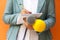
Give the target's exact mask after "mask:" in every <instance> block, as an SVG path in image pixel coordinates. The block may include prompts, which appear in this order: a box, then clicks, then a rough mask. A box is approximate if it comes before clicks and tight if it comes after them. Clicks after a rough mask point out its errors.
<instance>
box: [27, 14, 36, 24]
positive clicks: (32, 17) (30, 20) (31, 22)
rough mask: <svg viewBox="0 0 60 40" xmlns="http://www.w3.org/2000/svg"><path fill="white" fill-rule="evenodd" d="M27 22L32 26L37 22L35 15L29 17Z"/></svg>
mask: <svg viewBox="0 0 60 40" xmlns="http://www.w3.org/2000/svg"><path fill="white" fill-rule="evenodd" d="M26 20H27V22H28V24H30V25H32V24H33V23H34V22H35V20H36V17H35V16H34V15H29V16H28V17H27V19H26Z"/></svg>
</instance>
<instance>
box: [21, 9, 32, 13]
mask: <svg viewBox="0 0 60 40" xmlns="http://www.w3.org/2000/svg"><path fill="white" fill-rule="evenodd" d="M21 14H31V12H29V11H28V10H26V9H22V11H21Z"/></svg>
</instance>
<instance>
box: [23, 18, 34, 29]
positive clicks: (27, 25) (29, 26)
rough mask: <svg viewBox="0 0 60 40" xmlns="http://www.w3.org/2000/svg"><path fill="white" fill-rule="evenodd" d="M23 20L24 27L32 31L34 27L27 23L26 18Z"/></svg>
mask: <svg viewBox="0 0 60 40" xmlns="http://www.w3.org/2000/svg"><path fill="white" fill-rule="evenodd" d="M23 20H24V25H25V26H26V28H28V29H30V30H33V27H32V25H30V24H28V23H27V21H26V18H24V19H23Z"/></svg>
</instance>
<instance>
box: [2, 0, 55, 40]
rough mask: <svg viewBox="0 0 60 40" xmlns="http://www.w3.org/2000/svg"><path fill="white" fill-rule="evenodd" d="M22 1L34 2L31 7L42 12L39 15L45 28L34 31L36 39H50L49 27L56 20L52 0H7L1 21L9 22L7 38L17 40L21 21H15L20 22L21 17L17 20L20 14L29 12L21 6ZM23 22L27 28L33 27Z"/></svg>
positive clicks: (31, 28)
mask: <svg viewBox="0 0 60 40" xmlns="http://www.w3.org/2000/svg"><path fill="white" fill-rule="evenodd" d="M24 1H26V2H27V3H31V5H32V6H33V5H34V4H36V5H34V7H32V9H34V8H35V10H37V13H41V12H42V13H43V14H42V16H41V17H40V20H43V21H44V22H45V24H46V29H45V30H44V31H43V32H41V33H40V32H37V31H36V32H37V34H38V40H52V36H51V32H50V28H51V27H52V26H53V25H54V24H55V21H56V19H55V5H54V4H55V3H54V0H28V1H27V0H7V4H6V8H5V11H4V16H3V21H4V22H5V23H6V24H10V27H9V30H8V33H7V40H17V37H18V35H19V34H18V33H19V30H20V27H21V23H17V21H18V22H21V21H19V20H21V19H19V20H18V18H19V17H20V18H21V15H20V14H31V12H30V11H28V10H26V9H25V8H24V7H23V6H24V5H23V2H24ZM30 1H31V2H30ZM26 2H25V3H26ZM25 5H26V4H25ZM28 5H29V4H28ZM36 6H37V7H36ZM29 7H31V6H29ZM33 11H34V10H33ZM34 12H35V11H34ZM34 12H33V13H34ZM23 24H24V25H25V26H26V28H28V29H29V30H34V28H33V27H31V25H29V24H28V23H27V22H26V21H24V23H23Z"/></svg>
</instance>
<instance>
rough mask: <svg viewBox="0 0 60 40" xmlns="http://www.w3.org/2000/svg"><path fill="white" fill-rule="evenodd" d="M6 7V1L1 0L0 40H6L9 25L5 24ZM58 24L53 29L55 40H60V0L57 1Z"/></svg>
mask: <svg viewBox="0 0 60 40" xmlns="http://www.w3.org/2000/svg"><path fill="white" fill-rule="evenodd" d="M5 5H6V0H0V40H6V33H7V31H8V29H9V25H7V24H5V23H4V22H3V19H2V17H3V13H4V9H5ZM55 11H56V24H55V26H54V27H53V28H51V33H52V35H53V40H60V25H59V24H60V0H55Z"/></svg>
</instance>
